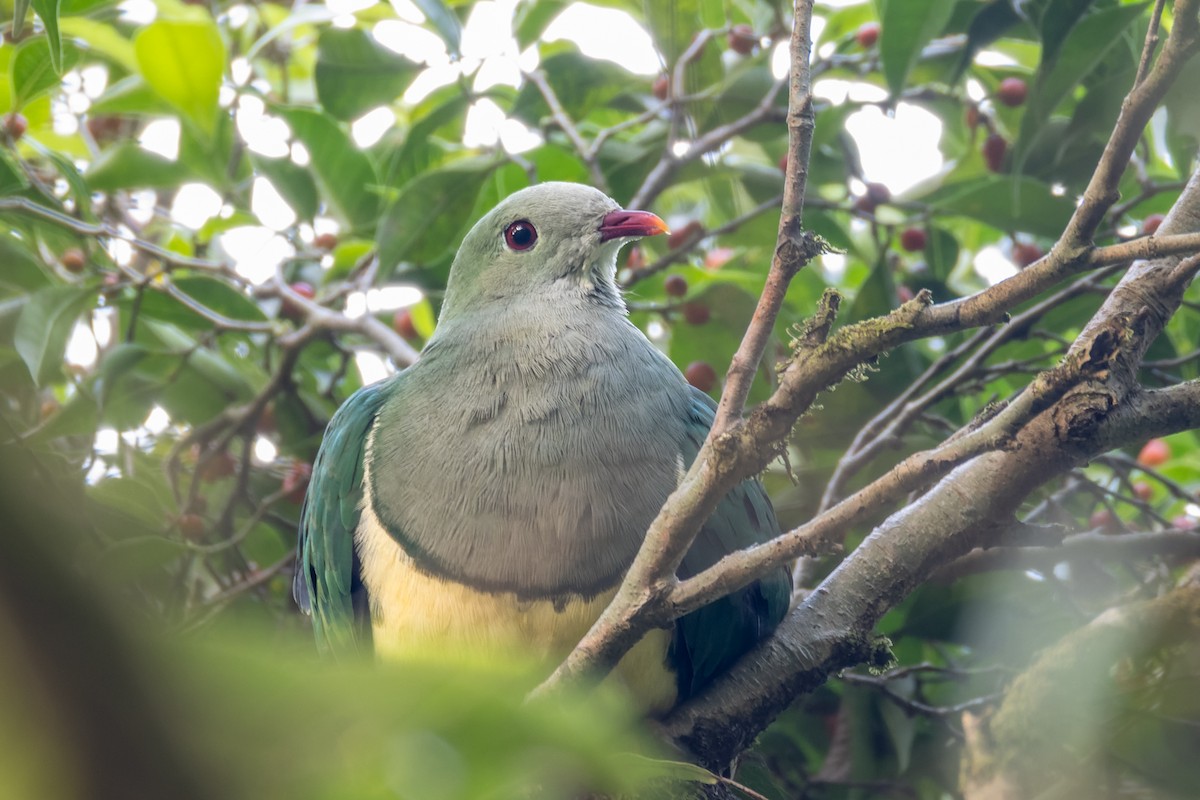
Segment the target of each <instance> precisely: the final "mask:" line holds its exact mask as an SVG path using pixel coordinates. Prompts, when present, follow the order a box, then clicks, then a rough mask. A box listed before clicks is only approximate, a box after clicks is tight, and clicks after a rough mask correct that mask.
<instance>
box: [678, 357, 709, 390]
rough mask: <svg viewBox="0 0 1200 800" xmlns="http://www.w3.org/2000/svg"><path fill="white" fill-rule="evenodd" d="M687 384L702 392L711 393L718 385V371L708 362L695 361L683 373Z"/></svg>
mask: <svg viewBox="0 0 1200 800" xmlns="http://www.w3.org/2000/svg"><path fill="white" fill-rule="evenodd" d="M683 377H685V378H687V382H688V383H690V384H691V385H692V386H695V387H696V388H697V389H699V390H700V391H702V392H711V391H712V388H713V387H714V386H716V385H717V371H716V370H715V369H713V367H712V364H709V363H708V362H707V361H693V362H692V363H690V364H688V365H687V369H685V370H684V371H683Z"/></svg>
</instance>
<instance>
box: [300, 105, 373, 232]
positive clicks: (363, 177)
mask: <svg viewBox="0 0 1200 800" xmlns="http://www.w3.org/2000/svg"><path fill="white" fill-rule="evenodd" d="M280 114H282V116H283V117H284V119H286V120H287V122H288V124H289V125H290V126H291V127H292V133H293V134H295V136H296V138H297V139H299V140H300V141H301V142H303V143H304V146H305V147H306V148H307V149H308V153H309V156H310V158H311V165H310V168H311V169H312V173H313V177H315V178H316V181H317V186H318V187H319V188H320V190H321V195H322V199H323V200H324V201H325V203H326V205H327V207H328V208H329V211H330V212H331V213H333V214H334V215H335V216H337V217H338V218H340V219H341V220H342V222H344V223H345V224H347V225H349V226H350V227H351V228H353V229H354V230H358V231H360V230H367V229H369V228H371V227H372V226H373V225H374V224H375V220H376V217H377V216H378V214H379V197H378V195H376V194H375V193H374V191H372V189H373V188H374V187H376V186H378V185H379V179H378V178H377V177H376V175H375V168H374V167H373V166H371V162H370V160H369V159H368V158H367V157H366V156H365V155H364V154H363V153H362V151H360V150H359V149H358V148H357V147H356V146H355V145H354V142H353V141H352V140H351V139H350V137H349V136H348V135H347V134H346V132H345V131H343V130H342V129H341V128H340V127H339V126H338V124H337V123H336V122H334V121H333V120H332V119H330V118H329V117H327V116H325V115H324V114H321V113H319V112H317V111H313V110H311V109H307V108H283V109H280Z"/></svg>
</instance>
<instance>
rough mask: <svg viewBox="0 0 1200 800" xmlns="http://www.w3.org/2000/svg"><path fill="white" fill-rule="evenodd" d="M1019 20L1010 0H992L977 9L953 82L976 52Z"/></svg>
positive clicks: (967, 65) (969, 26)
mask: <svg viewBox="0 0 1200 800" xmlns="http://www.w3.org/2000/svg"><path fill="white" fill-rule="evenodd" d="M1020 21H1021V17H1020V16H1019V15H1018V14H1017V12H1016V9H1015V8H1013V3H1012V0H992V2H990V3H987V4H986V5H985V6H984V7H983V8H981V9H979V11H977V12H976V13H975V16H973V17H972V18H971V23H970V24H969V25H968V26H967V44H966V46H965V47H964V48H963V52H962V56H961V57H960V58H959V62H958V66H957V67H956V68H955V76H954V80H955V82H957V81H958V78H959V77H961V76H962V74H963V73H964V72H966V70H967V68H968V67H969V66H971V63H972V62H973V61H974V60H975V54H976V53H978V52H979V51H980V50H982V49H983V48H985V47H987V46H988V45H989V44H991V43H992V42H994V41H996V40H997V39H999V38H1000V37H1001V36H1003V35H1004V32H1005V31H1007V30H1008V29H1009V28H1011V27H1012V26H1013V25H1016V24H1017V23H1018V22H1020Z"/></svg>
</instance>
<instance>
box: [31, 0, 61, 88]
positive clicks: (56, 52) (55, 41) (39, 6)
mask: <svg viewBox="0 0 1200 800" xmlns="http://www.w3.org/2000/svg"><path fill="white" fill-rule="evenodd" d="M32 3H33V10H34V11H36V12H37V15H38V16H39V17H41V18H42V24H43V25H45V26H46V38H47V39H48V40H49V42H50V53H49V55H50V64H51V66H53V68H54V71H55V72H56V73H57V74H59V75H61V74H62V72H63V46H62V34H61V33H59V30H58V3H59V0H32Z"/></svg>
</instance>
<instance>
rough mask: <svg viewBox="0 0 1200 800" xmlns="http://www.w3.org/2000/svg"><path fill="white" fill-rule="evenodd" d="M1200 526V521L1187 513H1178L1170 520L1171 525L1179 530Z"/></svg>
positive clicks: (1188, 529)
mask: <svg viewBox="0 0 1200 800" xmlns="http://www.w3.org/2000/svg"><path fill="white" fill-rule="evenodd" d="M1197 526H1200V522H1198V521H1197V520H1196V518H1195V517H1190V516H1188V515H1187V514H1180V515H1179V516H1177V517H1175V518H1174V519H1172V520H1171V527H1173V528H1175V529H1176V530H1180V531H1190V530H1193V529H1194V528H1196V527H1197Z"/></svg>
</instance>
